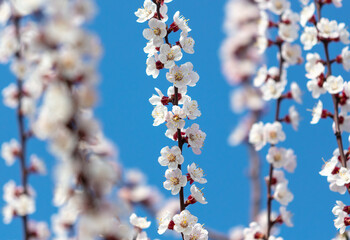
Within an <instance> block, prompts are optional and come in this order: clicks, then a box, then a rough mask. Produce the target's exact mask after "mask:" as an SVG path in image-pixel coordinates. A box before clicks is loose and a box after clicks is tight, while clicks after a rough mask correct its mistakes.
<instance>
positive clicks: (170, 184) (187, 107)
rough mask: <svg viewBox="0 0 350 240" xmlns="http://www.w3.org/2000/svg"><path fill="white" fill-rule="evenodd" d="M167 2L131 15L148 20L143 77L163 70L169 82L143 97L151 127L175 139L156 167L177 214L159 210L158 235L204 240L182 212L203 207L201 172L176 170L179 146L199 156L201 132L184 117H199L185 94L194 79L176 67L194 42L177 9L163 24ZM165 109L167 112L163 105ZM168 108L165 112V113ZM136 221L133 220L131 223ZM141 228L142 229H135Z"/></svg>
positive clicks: (190, 71) (187, 68) (186, 67)
mask: <svg viewBox="0 0 350 240" xmlns="http://www.w3.org/2000/svg"><path fill="white" fill-rule="evenodd" d="M171 1H172V0H164V1H162V0H154V1H151V0H145V1H144V5H143V8H140V9H138V11H137V12H135V15H136V16H137V17H138V20H137V21H138V22H141V23H142V22H146V21H147V22H148V26H149V28H146V29H145V30H144V31H143V36H144V38H145V39H146V40H148V43H147V46H146V47H145V48H144V51H145V53H147V54H148V58H147V61H146V64H147V69H146V73H147V75H149V76H152V77H153V78H157V77H158V76H159V73H160V70H162V69H168V72H167V73H166V79H167V80H168V81H169V82H170V83H171V84H172V86H170V87H169V88H168V90H167V94H166V95H164V94H163V93H162V91H161V90H159V89H157V88H156V89H155V90H156V92H157V94H153V96H152V97H151V98H150V99H149V101H150V103H151V104H152V105H153V106H154V109H153V111H152V116H153V118H154V122H153V125H154V126H159V125H161V124H164V123H165V125H166V127H167V130H166V133H165V135H166V136H167V137H168V138H170V139H171V140H173V141H177V143H178V144H177V145H175V146H165V147H163V148H162V150H161V152H160V154H161V156H160V157H159V158H158V162H159V164H160V165H161V166H164V167H167V170H166V171H165V178H166V180H165V182H164V183H163V186H164V188H165V189H167V190H169V191H171V194H172V195H177V194H179V196H180V204H179V205H180V213H179V214H176V215H173V214H172V213H170V212H165V213H164V214H163V215H162V216H160V220H159V221H160V223H159V228H158V233H159V234H163V233H164V232H165V231H166V230H167V229H171V230H175V231H176V232H178V233H181V234H182V237H183V239H186V240H187V239H208V231H207V230H205V229H204V228H203V227H202V225H201V224H199V223H197V221H198V219H197V217H195V216H194V215H192V214H191V213H190V212H189V211H188V210H187V209H186V208H187V207H188V206H189V205H191V204H195V203H196V202H199V203H202V204H206V203H207V202H206V199H205V198H204V196H203V193H202V191H201V190H200V189H199V188H198V187H197V186H196V185H194V184H193V183H194V182H198V183H201V184H203V183H206V180H205V179H204V178H203V175H204V173H203V170H202V169H201V168H199V167H198V166H197V165H196V164H195V163H192V164H191V165H188V166H187V171H188V173H187V174H186V175H184V174H183V169H182V168H181V167H182V165H183V164H184V157H183V155H182V148H183V145H184V144H187V145H188V146H189V147H191V149H192V151H193V152H194V153H195V154H201V148H202V147H203V144H204V140H205V138H206V134H205V133H204V132H203V131H201V130H200V127H199V125H198V124H196V123H193V124H192V125H191V126H189V127H187V128H186V127H185V125H186V121H185V120H186V119H188V120H194V119H196V118H198V117H200V116H201V112H200V110H199V107H198V102H197V101H196V100H193V99H192V98H191V97H190V96H188V95H187V88H188V87H194V86H196V84H197V82H198V80H199V75H198V74H197V73H196V72H195V71H194V66H193V64H192V63H191V62H186V63H184V64H181V65H178V63H177V62H178V61H180V60H181V59H182V57H183V52H185V53H188V54H193V53H194V43H195V41H194V40H193V38H192V37H190V35H189V34H190V32H191V28H190V27H189V26H188V20H187V19H185V18H184V17H183V16H180V12H179V11H177V12H176V13H175V14H174V16H173V22H172V23H171V24H170V25H167V24H166V22H167V20H168V18H169V17H168V15H167V11H168V7H167V5H166V3H169V2H171ZM178 31H181V33H180V38H179V41H177V42H176V43H175V44H171V43H170V42H169V34H171V33H176V32H178ZM170 104H171V105H172V107H171V109H168V106H169V105H170ZM169 110H170V111H169ZM187 182H189V183H190V185H192V184H193V185H192V186H191V188H190V191H191V194H190V195H189V197H188V198H187V200H185V199H184V187H185V186H186V185H187ZM131 218H132V219H130V221H131V222H134V223H132V224H133V225H134V226H135V227H138V222H144V220H143V219H142V218H135V216H131ZM135 219H137V221H136V220H135ZM141 228H142V229H143V227H141ZM142 236H145V233H144V232H140V233H139V235H138V237H140V238H141V237H142Z"/></svg>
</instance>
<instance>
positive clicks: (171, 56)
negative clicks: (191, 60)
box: [168, 51, 175, 61]
mask: <svg viewBox="0 0 350 240" xmlns="http://www.w3.org/2000/svg"><path fill="white" fill-rule="evenodd" d="M174 59H175V55H174V52H173V51H170V53H168V61H172V60H174Z"/></svg>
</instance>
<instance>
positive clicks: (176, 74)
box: [175, 71, 184, 81]
mask: <svg viewBox="0 0 350 240" xmlns="http://www.w3.org/2000/svg"><path fill="white" fill-rule="evenodd" d="M183 78H184V75H183V74H182V72H181V71H179V72H177V73H175V81H181V80H182V79H183Z"/></svg>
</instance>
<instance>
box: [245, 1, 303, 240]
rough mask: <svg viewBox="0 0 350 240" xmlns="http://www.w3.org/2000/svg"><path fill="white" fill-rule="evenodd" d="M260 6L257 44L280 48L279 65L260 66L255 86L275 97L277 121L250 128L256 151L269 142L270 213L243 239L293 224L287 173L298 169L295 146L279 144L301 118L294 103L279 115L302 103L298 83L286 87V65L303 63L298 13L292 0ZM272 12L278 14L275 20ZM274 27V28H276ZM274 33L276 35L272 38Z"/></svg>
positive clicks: (264, 235) (263, 236)
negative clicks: (287, 127)
mask: <svg viewBox="0 0 350 240" xmlns="http://www.w3.org/2000/svg"><path fill="white" fill-rule="evenodd" d="M256 2H258V7H259V9H260V21H259V25H258V27H259V31H258V36H257V43H256V44H257V46H258V48H259V49H260V51H261V52H265V50H266V49H267V48H270V47H272V46H276V47H277V49H278V53H277V60H278V63H279V64H278V66H277V67H275V66H272V67H269V68H268V67H267V66H266V65H263V66H261V67H260V68H259V69H258V71H257V75H256V76H255V78H254V80H253V85H254V86H255V87H256V88H259V90H260V92H261V98H262V100H264V101H266V102H269V101H272V100H276V112H275V119H274V122H268V123H263V122H261V121H260V122H257V123H254V124H253V125H252V127H251V129H250V133H249V142H250V143H251V144H252V145H253V146H254V147H255V149H256V150H257V151H260V150H261V149H263V147H264V146H266V145H267V144H269V145H270V147H269V150H268V153H267V155H266V160H267V162H268V163H269V166H270V167H269V175H268V176H267V177H266V183H267V214H266V218H267V221H266V225H265V226H261V225H259V224H258V223H257V222H252V223H251V224H250V226H249V228H246V229H244V230H243V235H244V239H269V240H271V239H282V238H281V237H279V238H277V237H275V236H273V234H275V233H274V229H273V227H274V226H275V225H276V224H278V223H279V224H282V223H284V224H286V225H287V226H292V225H293V224H292V223H291V213H290V212H289V211H287V210H286V207H287V206H288V204H289V203H290V202H291V201H292V200H293V198H294V196H293V194H292V192H291V191H290V190H289V188H288V180H287V179H286V178H285V173H284V171H283V170H282V169H284V170H286V171H287V172H290V173H292V172H294V170H295V168H296V156H295V154H294V151H293V149H291V148H288V149H287V148H283V147H279V146H277V145H278V144H279V143H281V142H283V141H285V139H286V134H285V132H284V130H283V125H282V123H287V124H291V125H292V127H293V128H294V129H295V130H297V129H298V125H299V121H300V117H299V113H298V112H297V110H296V108H295V106H294V105H292V106H291V107H290V108H289V110H288V114H286V115H285V116H284V117H280V112H281V103H282V102H283V101H284V100H286V99H291V100H293V101H295V102H297V103H301V102H302V100H301V90H300V88H299V86H298V84H297V83H295V82H292V83H291V84H290V86H289V90H287V89H288V88H287V85H288V81H287V68H288V67H290V66H292V65H296V64H300V63H301V62H302V56H301V47H300V46H299V45H298V44H294V43H293V42H294V41H295V40H296V39H297V38H298V31H299V25H298V24H299V15H298V14H297V13H295V12H293V11H292V10H291V2H289V1H288V0H272V1H271V0H270V1H256ZM272 15H276V16H277V17H276V18H277V20H274V17H273V16H272ZM274 29H275V30H274ZM273 36H275V38H274V39H273ZM273 200H275V201H277V202H278V203H279V204H281V205H282V206H281V207H280V211H279V215H277V217H276V216H274V214H273V212H272V203H273Z"/></svg>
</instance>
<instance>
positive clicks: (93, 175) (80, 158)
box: [0, 0, 133, 240]
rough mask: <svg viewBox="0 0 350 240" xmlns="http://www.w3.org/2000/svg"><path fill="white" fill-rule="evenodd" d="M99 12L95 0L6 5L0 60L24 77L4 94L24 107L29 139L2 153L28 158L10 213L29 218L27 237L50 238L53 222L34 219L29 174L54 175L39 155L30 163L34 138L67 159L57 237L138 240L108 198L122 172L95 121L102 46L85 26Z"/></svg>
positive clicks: (8, 190)
mask: <svg viewBox="0 0 350 240" xmlns="http://www.w3.org/2000/svg"><path fill="white" fill-rule="evenodd" d="M95 9H96V6H95V4H94V1H92V0H76V1H71V0H62V1H55V0H46V1H41V0H38V1H12V0H11V1H2V2H1V4H0V10H1V20H2V21H3V22H2V24H4V25H5V28H4V29H3V31H2V33H1V35H2V36H1V41H0V42H1V44H0V59H1V61H2V62H7V61H10V60H11V70H12V72H13V73H14V74H15V75H16V77H17V79H18V81H17V85H14V84H11V85H9V86H8V87H7V88H5V89H4V90H3V92H2V93H3V97H4V104H5V105H7V106H9V107H12V108H16V107H17V108H18V119H19V125H20V126H19V127H20V140H21V141H20V143H18V142H17V141H16V140H11V141H10V142H8V143H4V144H3V145H2V150H1V153H2V157H3V158H4V159H5V161H6V164H7V165H12V164H13V163H14V161H15V159H16V158H19V159H20V160H21V164H22V174H24V180H22V182H24V183H25V184H22V185H23V186H16V185H15V183H14V182H12V181H10V182H9V183H8V184H6V185H5V191H4V199H5V201H6V202H7V203H8V205H6V206H5V208H4V215H5V222H10V221H11V218H12V217H13V216H14V215H16V216H23V219H24V222H26V226H27V227H26V230H25V233H24V234H25V239H31V240H34V239H37V240H39V239H40V240H44V239H48V238H49V232H48V230H47V227H46V224H45V223H41V222H34V221H27V220H28V218H27V215H29V214H31V213H33V212H34V211H35V203H34V197H35V192H34V190H33V189H32V188H31V187H30V186H29V185H27V184H26V176H27V174H29V173H37V174H44V173H45V172H46V168H45V165H44V164H43V162H42V161H41V160H40V159H39V158H38V157H37V156H36V155H32V156H31V157H30V164H28V166H26V165H25V145H24V144H25V141H26V140H27V138H28V137H29V136H35V137H37V138H39V139H41V140H46V141H48V142H49V149H50V152H51V153H52V154H53V155H54V156H55V157H56V158H57V159H58V160H59V164H58V166H57V168H56V171H55V177H56V186H55V193H54V201H53V202H54V205H55V206H57V207H59V212H58V214H55V215H54V216H52V229H53V232H54V235H55V238H53V239H75V237H76V238H79V239H86V240H88V239H96V238H97V237H99V238H100V237H103V238H104V239H125V238H126V239H129V238H131V237H130V236H131V235H132V234H133V232H132V231H131V230H129V229H128V226H127V224H126V222H123V220H122V219H121V218H120V216H119V213H120V210H119V209H118V205H116V204H114V203H113V202H111V201H109V199H108V198H107V197H108V196H109V195H110V194H111V193H112V190H113V188H114V186H115V184H116V183H117V182H118V181H119V179H120V175H121V174H120V167H119V165H118V164H117V162H115V157H116V154H115V149H114V147H113V145H112V144H111V143H110V142H109V141H108V140H107V139H106V138H105V137H104V135H103V132H102V129H101V127H100V125H99V123H98V122H97V120H96V119H95V118H94V116H93V110H92V109H93V107H94V104H95V101H96V95H97V93H96V90H95V88H96V84H97V82H98V80H99V79H98V74H97V72H96V69H97V64H98V62H99V57H100V55H101V47H100V42H99V39H98V38H97V37H96V36H95V35H94V34H92V33H90V32H89V31H87V30H86V29H84V24H85V23H86V22H87V21H88V20H90V19H91V18H92V17H93V16H94V13H95ZM32 13H33V16H32V15H31V14H32ZM34 13H35V14H34ZM5 16H7V17H5ZM36 16H40V17H39V18H36ZM5 18H6V19H5ZM22 20H23V21H22ZM8 21H10V23H8V24H7V22H8ZM11 22H12V24H11ZM25 117H26V118H28V125H29V126H28V130H26V129H24V124H25V123H26V122H27V121H25V119H24V118H25ZM11 214H12V215H11Z"/></svg>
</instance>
